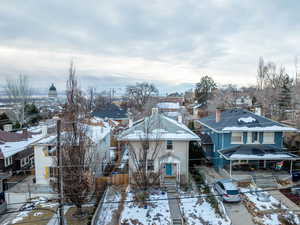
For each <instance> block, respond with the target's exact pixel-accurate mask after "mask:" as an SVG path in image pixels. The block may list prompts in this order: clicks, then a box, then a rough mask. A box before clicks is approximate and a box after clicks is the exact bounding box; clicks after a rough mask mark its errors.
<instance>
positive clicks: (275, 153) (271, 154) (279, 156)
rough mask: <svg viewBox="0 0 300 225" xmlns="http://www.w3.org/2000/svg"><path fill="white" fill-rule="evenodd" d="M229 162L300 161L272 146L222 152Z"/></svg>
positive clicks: (229, 149) (246, 147)
mask: <svg viewBox="0 0 300 225" xmlns="http://www.w3.org/2000/svg"><path fill="white" fill-rule="evenodd" d="M219 153H220V154H221V155H222V156H223V157H224V158H225V159H227V160H298V159H300V157H299V156H297V155H294V154H292V153H289V152H286V151H285V150H284V149H282V148H278V147H275V146H271V145H238V146H235V147H232V148H228V149H223V150H220V151H219Z"/></svg>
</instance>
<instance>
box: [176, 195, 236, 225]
mask: <svg viewBox="0 0 300 225" xmlns="http://www.w3.org/2000/svg"><path fill="white" fill-rule="evenodd" d="M191 197H192V195H191V194H189V193H183V192H182V193H181V200H180V208H181V211H182V212H183V214H184V215H185V218H186V219H187V225H198V224H199V225H202V224H203V225H205V224H210V225H220V224H222V225H227V224H228V225H230V224H231V221H226V219H225V218H222V217H221V216H220V215H219V214H217V213H216V211H215V209H214V208H212V206H211V204H210V203H208V202H207V201H206V200H205V199H199V198H191Z"/></svg>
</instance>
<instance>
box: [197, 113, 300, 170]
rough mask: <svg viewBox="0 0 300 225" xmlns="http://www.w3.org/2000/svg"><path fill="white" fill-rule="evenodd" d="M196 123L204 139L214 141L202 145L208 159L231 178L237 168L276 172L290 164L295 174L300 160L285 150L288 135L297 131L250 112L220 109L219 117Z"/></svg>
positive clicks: (207, 118)
mask: <svg viewBox="0 0 300 225" xmlns="http://www.w3.org/2000/svg"><path fill="white" fill-rule="evenodd" d="M196 123H197V125H198V126H200V128H201V135H200V138H201V137H202V138H203V137H205V138H206V139H207V137H208V136H209V137H210V138H209V139H210V141H209V142H205V143H203V144H202V149H203V151H204V154H205V156H206V157H207V159H209V160H210V161H211V162H212V164H213V166H214V167H215V168H217V169H219V168H224V167H225V166H226V167H228V168H229V172H230V176H231V170H232V166H233V165H250V167H253V168H255V169H267V168H274V169H275V167H276V165H277V164H278V163H281V164H283V163H284V162H288V163H289V164H290V170H292V161H293V160H296V159H297V158H298V157H297V156H296V155H294V154H291V153H289V152H287V151H286V149H285V148H284V146H283V135H284V133H285V132H297V129H295V128H291V127H287V126H285V125H283V124H281V123H278V122H276V121H273V120H271V119H268V118H266V117H263V116H261V115H258V114H255V113H252V112H250V111H247V110H244V109H230V110H224V111H221V110H219V109H217V110H216V113H215V115H210V116H207V117H205V118H202V119H200V120H197V121H196ZM276 163H277V164H276Z"/></svg>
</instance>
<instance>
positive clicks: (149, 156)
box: [128, 114, 162, 191]
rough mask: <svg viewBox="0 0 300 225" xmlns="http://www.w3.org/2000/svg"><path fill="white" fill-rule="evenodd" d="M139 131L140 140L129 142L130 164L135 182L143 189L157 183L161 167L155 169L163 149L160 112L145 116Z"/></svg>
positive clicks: (145, 189)
mask: <svg viewBox="0 0 300 225" xmlns="http://www.w3.org/2000/svg"><path fill="white" fill-rule="evenodd" d="M140 128H141V129H140V130H139V131H138V132H139V134H138V135H139V141H138V142H135V143H134V144H132V143H130V144H129V146H128V147H129V148H128V150H129V155H130V165H129V170H130V172H131V174H132V176H131V177H132V178H133V183H134V184H135V185H136V186H137V187H138V189H140V190H142V191H147V190H148V189H149V188H151V187H153V186H154V185H156V184H157V183H158V181H159V177H160V168H158V170H156V171H155V168H154V163H155V161H156V160H157V159H158V155H159V153H160V151H161V147H162V141H161V140H160V137H161V129H162V127H161V124H160V120H159V115H158V114H153V115H151V116H149V117H145V118H144V120H143V122H142V124H141V127H140Z"/></svg>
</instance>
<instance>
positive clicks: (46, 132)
mask: <svg viewBox="0 0 300 225" xmlns="http://www.w3.org/2000/svg"><path fill="white" fill-rule="evenodd" d="M47 134H48V127H47V125H43V126H42V136H43V137H45V136H47Z"/></svg>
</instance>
